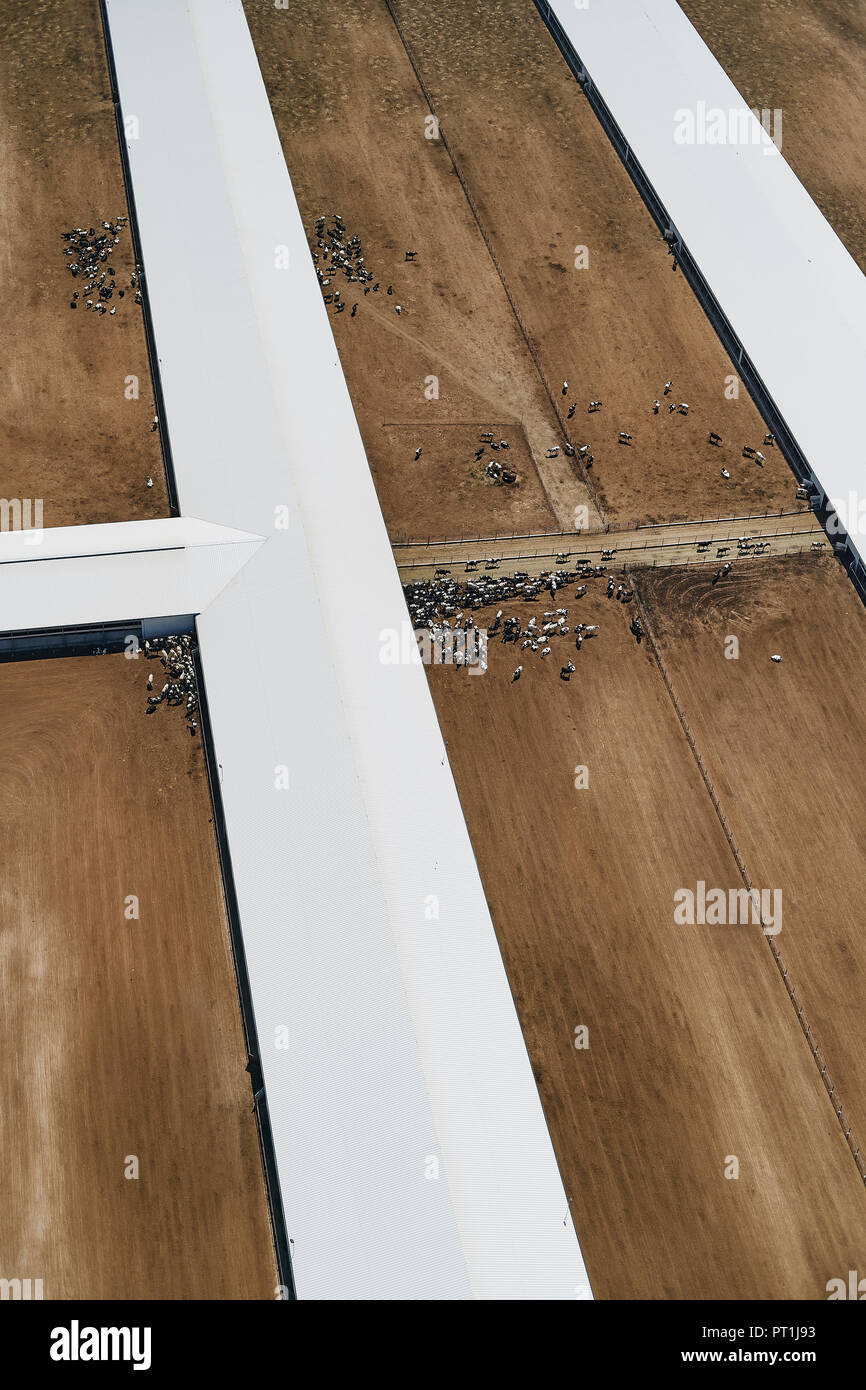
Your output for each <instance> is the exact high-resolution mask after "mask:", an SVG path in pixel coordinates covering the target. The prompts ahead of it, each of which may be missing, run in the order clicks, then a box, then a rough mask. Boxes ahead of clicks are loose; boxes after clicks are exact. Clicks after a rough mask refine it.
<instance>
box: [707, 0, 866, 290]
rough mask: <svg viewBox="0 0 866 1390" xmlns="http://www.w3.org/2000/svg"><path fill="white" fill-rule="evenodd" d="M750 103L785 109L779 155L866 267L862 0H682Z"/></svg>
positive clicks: (865, 11)
mask: <svg viewBox="0 0 866 1390" xmlns="http://www.w3.org/2000/svg"><path fill="white" fill-rule="evenodd" d="M680 3H681V8H682V9H683V10H685V12H686V14H687V15H688V17H689V19H690V20H691V22H692V24H694V26H695V28H696V29H697V31H698V33H699V34H700V35H701V37H702V39H703V40H704V42H705V43H706V44H707V46H708V47H709V48H711V49H712V51H713V53H714V54H715V56H716V58H717V59H718V60H719V62H720V63H721V65H722V67H723V68H724V69H725V71H726V72H727V74H728V76H729V77H730V78H731V80H732V81H733V83H734V85H735V86H736V87H737V89H738V90H739V92H740V93H741V94H742V96H743V97H744V98H745V100H746V102H747V104H748V105H749V106H751V107H753V108H754V107H757V108H759V109H761V110H764V109H766V110H769V111H775V110H776V109H780V110H781V111H782V142H781V143H782V153H783V155H784V156H785V158H786V159H787V161H788V163H789V164H790V165H791V167H792V169H793V170H794V172H795V174H796V175H797V177H798V178H799V179H800V181H801V182H802V183H803V184H805V186H806V188H807V189H808V190H809V192H810V193H811V195H812V197H813V198H814V200H815V202H816V203H817V204H818V207H819V208H820V209H821V211H822V212H823V214H824V216H825V217H826V218H827V221H828V222H829V223H830V224H831V226H832V227H833V229H834V231H835V232H836V234H837V235H838V236H839V237H840V238H841V240H842V241H844V243H845V245H846V246H847V248H848V250H849V251H850V252H851V255H852V256H853V257H854V259H855V260H856V261H857V263H858V264H859V266H860V269H861V270H863V271H864V272H866V171H864V163H863V150H864V148H866V92H864V82H863V74H864V71H866V7H864V5H863V3H862V0H764V3H763V4H760V5H756V4H754V3H753V0H730V2H728V0H726V3H725V4H724V5H719V4H718V3H717V0H680Z"/></svg>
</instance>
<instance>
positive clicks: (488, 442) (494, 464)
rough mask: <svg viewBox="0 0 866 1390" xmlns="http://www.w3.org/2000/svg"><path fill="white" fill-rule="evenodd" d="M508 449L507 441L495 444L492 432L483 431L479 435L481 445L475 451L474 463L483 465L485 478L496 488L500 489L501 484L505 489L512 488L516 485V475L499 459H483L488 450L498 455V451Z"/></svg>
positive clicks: (501, 440)
mask: <svg viewBox="0 0 866 1390" xmlns="http://www.w3.org/2000/svg"><path fill="white" fill-rule="evenodd" d="M510 447H511V446H510V444H509V443H508V440H507V439H500V441H499V443H498V444H497V442H496V440H495V439H494V438H493V431H492V430H485V431H484V433H483V434H482V435H481V444H480V446H479V448H477V449H476V450H475V462H476V463H478V462H479V461H481V462H483V463H484V473H485V476H486V477H488V478H490V479H491V481H492V482H494V483H495V484H496V486H497V487H501V486H502V485H503V483H504V484H505V485H506V486H507V487H514V486H515V485H516V483H517V474H516V473H515V471H514V469H513V468H509V467H508V466H507V465H506V464H505V463H503V462H502V461H501V460H500V459H485V458H484V454H485V453H486V451H487V450H488V449H490V450H491V451H492V452H493V453H495V454H498V453H499V451H500V449H509V448H510Z"/></svg>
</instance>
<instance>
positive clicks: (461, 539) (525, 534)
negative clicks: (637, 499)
mask: <svg viewBox="0 0 866 1390" xmlns="http://www.w3.org/2000/svg"><path fill="white" fill-rule="evenodd" d="M783 516H803V517H805V516H812V517H814V512H812V510H811V509H810V508H808V507H790V508H789V507H780V508H779V510H778V511H769V510H767V511H763V512H743V513H742V514H741V515H733V516H702V517H694V518H692V519H691V520H690V521H637V522H635V523H634V524H633V525H630V524H627V523H625V522H610V523H609V524H608V525H607V526H606V527H605V529H604V531H592V530H586V531H510V532H509V531H502V532H497V534H496V535H493V536H463V535H461V536H451V537H450V538H449V539H447V540H437V539H436V538H435V537H432V536H427V538H426V539H425V540H401V539H399V538H398V539H397V540H393V541H392V542H391V546H392V549H394V550H403V549H406V550H408V549H409V548H410V547H411V546H422V545H423V546H429V547H430V548H431V549H432V548H433V547H434V546H437V545H466V544H467V543H469V544H474V543H476V542H477V543H478V544H481V543H482V542H485V543H486V542H487V541H490V542H491V543H495V542H497V541H532V540H544V539H545V538H546V537H548V536H549V537H550V538H551V539H553V538H555V537H557V536H573V537H577V536H602V535H608V534H610V533H616V534H621V533H622V532H628V531H651V530H655V529H658V530H662V529H663V528H664V529H665V530H667V529H670V528H673V527H675V526H714V525H718V526H723V525H727V524H728V523H729V522H734V521H759V520H764V521H766V520H768V519H769V518H770V517H783Z"/></svg>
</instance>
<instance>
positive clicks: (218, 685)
mask: <svg viewBox="0 0 866 1390" xmlns="http://www.w3.org/2000/svg"><path fill="white" fill-rule="evenodd" d="M108 12H109V20H110V30H111V38H112V43H113V49H114V56H115V61H116V65H117V71H118V80H119V87H120V93H121V99H122V105H123V110H124V114H125V115H130V114H134V115H135V116H136V117H137V118H138V127H139V134H138V138H136V139H130V140H129V141H128V150H129V158H130V162H131V169H132V177H133V183H134V190H135V197H136V203H137V208H138V218H139V225H140V230H141V237H142V244H143V251H144V257H145V264H146V269H147V274H148V284H149V290H150V298H151V305H152V308H153V314H154V323H155V331H156V339H157V348H158V353H159V361H160V372H161V378H162V384H163V389H164V396H165V405H166V412H167V415H166V418H167V423H168V427H169V430H170V434H171V443H172V452H173V457H174V464H175V472H176V480H177V486H178V495H179V500H180V506H181V510H182V512H183V513H184V514H190V515H192V516H195V517H199V518H203V519H206V520H207V521H208V522H211V523H216V524H218V525H220V526H225V527H231V528H235V529H240V531H242V532H243V533H244V535H245V536H248V537H251V538H252V539H251V540H245V541H239V542H237V544H238V545H239V546H241V545H242V546H243V547H244V549H245V552H246V551H249V552H250V553H248V554H247V553H245V556H244V559H245V563H244V564H243V565H242V567H240V568H239V569H237V571H236V572H235V573H234V575H233V577H231V579H230V581H229V582H228V583H227V585H226V586H225V587H224V588H223V589H222V591H221V592H220V594H219V597H218V598H216V599H214V600H212V601H211V602H210V604H209V606H208V607H207V608H206V610H205V611H203V612H202V614H201V617H200V619H199V623H198V631H199V637H200V643H201V655H202V664H203V669H204V678H205V685H206V693H207V699H208V704H209V709H210V716H211V721H212V727H213V733H214V740H215V745H216V751H217V757H218V759H219V762H220V764H221V767H222V787H221V792H222V797H223V802H224V808H225V816H226V825H227V832H228V840H229V844H230V848H231V860H232V867H233V874H234V881H235V886H236V889H237V895H238V900H239V907H240V920H241V926H242V931H243V939H244V946H245V951H246V957H247V964H248V969H249V976H250V982H251V987H252V995H253V1002H254V1007H255V1014H256V1021H257V1026H258V1032H259V1038H260V1042H261V1050H262V1062H263V1067H264V1074H265V1081H266V1085H267V1093H268V1102H269V1108H270V1115H271V1122H272V1127H273V1133H274V1143H275V1149H276V1156H277V1163H278V1168H279V1173H280V1178H281V1186H282V1197H283V1203H284V1206H285V1210H286V1221H287V1227H288V1234H289V1236H290V1237H291V1238H292V1239H293V1241H294V1267H295V1278H296V1283H297V1289H298V1293H299V1295H300V1296H301V1297H322V1298H364V1297H379V1298H460V1297H468V1296H480V1297H502V1298H510V1297H526V1298H545V1297H553V1298H574V1297H575V1296H576V1295H577V1296H579V1297H587V1296H589V1288H588V1281H587V1277H586V1271H585V1269H584V1265H583V1261H582V1258H581V1254H580V1249H579V1246H578V1242H577V1239H576V1236H575V1233H574V1229H573V1227H572V1225H571V1220H570V1216H569V1215H568V1205H567V1201H566V1197H565V1193H564V1190H563V1187H562V1182H561V1179H560V1175H559V1171H558V1168H557V1165H556V1161H555V1158H554V1154H553V1149H552V1146H551V1142H550V1138H549V1135H548V1132H547V1127H546V1124H545V1120H544V1115H543V1112H542V1109H541V1104H540V1101H539V1098H538V1094H537V1090H536V1087H535V1082H534V1079H533V1074H532V1070H531V1067H530V1064H529V1060H528V1057H527V1054H526V1049H525V1046H524V1042H523V1038H522V1035H521V1031H520V1027H519V1024H518V1020H517V1016H516V1013H515V1009H514V1004H513V1001H512V998H511V993H510V990H509V986H508V981H507V978H506V975H505V971H504V968H503V964H502V960H501V957H500V954H499V950H498V946H497V942H496V938H495V935H494V931H493V927H492V923H491V920H490V916H489V912H488V909H487V904H486V901H485V897H484V892H483V889H482V886H481V882H480V879H479V876H478V871H477V867H476V864H475V860H474V857H473V853H472V848H471V845H470V842H469V837H468V833H467V830H466V826H465V823H464V820H463V816H462V812H461V809H460V804H459V801H458V798H457V793H456V790H455V787H454V782H453V779H452V776H451V771H450V768H449V766H448V761H447V758H446V757H445V750H444V746H443V743H442V739H441V736H440V733H439V728H438V724H437V720H436V715H435V711H434V708H433V704H432V700H431V698H430V694H429V691H428V688H427V682H426V678H425V675H424V672H423V670H422V669H421V668H420V666H417V665H407V666H387V665H383V664H382V662H381V661H380V656H379V653H380V632H381V630H382V629H386V628H395V629H399V628H400V626H401V624H403V623H405V622H406V621H407V615H406V607H405V603H404V600H403V596H402V592H401V588H400V583H399V580H398V577H397V573H396V569H395V566H394V562H393V558H392V555H391V549H390V545H389V542H388V537H387V534H386V531H385V527H384V524H383V521H382V517H381V513H380V511H379V507H378V503H377V500H376V496H375V491H374V488H373V483H372V479H371V476H370V471H369V467H368V464H367V461H366V458H365V455H364V450H363V446H362V443H361V438H360V435H359V432H358V428H357V424H356V422H355V417H354V414H353V412H352V407H351V402H350V399H349V395H348V392H347V389H346V385H345V382H344V379H343V375H342V371H341V369H340V365H339V361H338V357H337V352H336V348H335V345H334V341H333V338H332V335H331V331H330V327H329V324H328V320H327V316H326V311H325V309H324V306H323V304H322V300H321V292H320V290H319V287H318V283H317V281H316V278H315V273H314V269H313V265H312V261H311V258H310V254H309V250H308V247H307V240H306V236H305V233H304V228H303V226H302V223H301V218H300V214H299V212H298V208H297V204H296V202H295V199H294V195H293V192H292V187H291V183H290V180H289V177H288V173H287V171H286V166H285V162H284V159H283V155H282V151H281V148H280V144H279V140H278V137H277V133H276V130H275V127H274V123H273V119H272V116H271V112H270V107H269V104H268V99H267V95H266V93H265V89H264V86H263V83H262V80H261V76H260V73H259V69H258V64H257V61H256V57H255V53H254V50H253V46H252V42H251V39H250V36H249V32H248V30H247V26H246V22H245V19H244V17H243V12H242V8H241V5H240V3H239V0H187V2H186V3H183V0H149V3H148V4H147V6H143V5H141V4H140V3H138V0H110V3H109V5H108ZM281 246H285V247H287V248H288V253H289V255H288V260H289V266H288V269H285V270H283V269H278V268H277V267H276V262H275V254H276V251H277V248H278V247H281ZM280 507H285V508H287V509H288V516H289V524H288V529H285V530H281V529H277V528H276V526H275V509H277V508H280ZM259 537H264V540H263V541H259V540H258V539H257V538H259ZM170 611H177V609H176V608H174V609H172V610H170ZM280 766H285V767H287V768H288V781H289V789H288V791H285V790H277V789H276V788H275V770H276V769H277V768H278V767H280ZM432 898H435V899H437V900H438V911H439V915H438V919H435V920H428V917H427V916H426V915H425V907H426V906H427V905H428V903H429V901H430V900H431V899H432ZM280 1027H286V1028H287V1029H288V1036H289V1047H288V1049H287V1050H282V1049H278V1048H277V1047H276V1046H275V1045H274V1040H275V1030H276V1029H277V1028H280ZM430 1157H435V1158H438V1159H439V1160H440V1163H441V1173H440V1176H439V1178H438V1180H435V1179H434V1180H430V1178H429V1177H428V1176H427V1175H426V1172H425V1166H426V1165H427V1164H428V1160H429V1158H430ZM427 1171H429V1169H428V1170H427Z"/></svg>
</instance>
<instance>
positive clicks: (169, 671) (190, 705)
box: [144, 636, 198, 738]
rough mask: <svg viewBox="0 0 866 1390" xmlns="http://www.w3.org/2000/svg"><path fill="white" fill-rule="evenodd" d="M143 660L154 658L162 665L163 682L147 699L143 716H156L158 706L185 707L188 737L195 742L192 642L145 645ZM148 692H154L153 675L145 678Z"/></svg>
mask: <svg viewBox="0 0 866 1390" xmlns="http://www.w3.org/2000/svg"><path fill="white" fill-rule="evenodd" d="M144 651H145V655H146V656H157V657H159V659H160V661H161V662H162V668H163V670H164V671H165V674H166V677H167V679H166V682H165V684H164V685H163V687H162V689H161V691H160V692H159V694H158V695H149V696H148V697H147V709H146V711H145V713H146V714H155V713H156V710H157V708H158V706H159V705H161V704H162V703H163V701H164V702H165V704H167V705H183V704H185V705H186V709H185V717H186V721H187V725H188V727H189V732H190V736H191V737H192V738H195V733H196V729H197V728H198V721H197V720H196V717H195V714H196V710H197V709H198V690H197V687H196V679H195V663H194V661H193V657H192V638H191V637H189V636H180V637H166V638H164V639H163V641H162V643H161V644H160V643H159V642H150V641H146V642H145V644H144ZM147 688H148V690H153V672H150V674H149V675H148V677H147Z"/></svg>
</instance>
